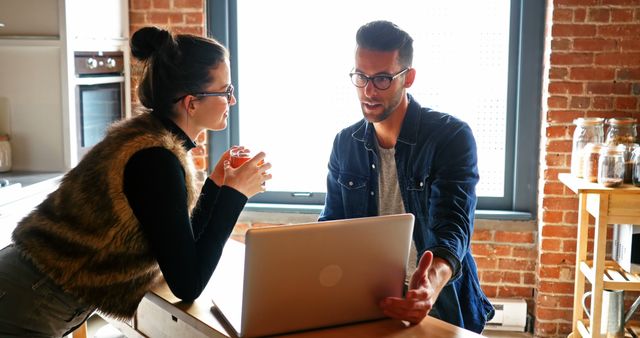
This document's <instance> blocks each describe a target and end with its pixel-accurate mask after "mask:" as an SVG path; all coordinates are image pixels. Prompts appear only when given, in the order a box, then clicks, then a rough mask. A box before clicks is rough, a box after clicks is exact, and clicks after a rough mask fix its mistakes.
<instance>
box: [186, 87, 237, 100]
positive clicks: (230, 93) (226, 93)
mask: <svg viewBox="0 0 640 338" xmlns="http://www.w3.org/2000/svg"><path fill="white" fill-rule="evenodd" d="M233 92H234V87H233V85H232V84H230V85H229V87H228V88H227V90H225V91H223V92H200V93H194V94H185V95H182V96H180V97H179V98H177V99H174V100H173V103H176V102H178V101H180V100H182V99H184V98H185V97H187V96H188V95H192V96H195V97H207V96H226V97H227V102H228V103H229V102H231V97H232V96H233Z"/></svg>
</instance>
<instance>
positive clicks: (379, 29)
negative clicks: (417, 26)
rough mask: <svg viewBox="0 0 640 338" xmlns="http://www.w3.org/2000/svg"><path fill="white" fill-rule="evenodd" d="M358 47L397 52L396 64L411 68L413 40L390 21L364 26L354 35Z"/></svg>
mask: <svg viewBox="0 0 640 338" xmlns="http://www.w3.org/2000/svg"><path fill="white" fill-rule="evenodd" d="M356 42H357V44H358V47H362V48H365V49H370V50H375V51H381V52H392V51H395V50H398V51H399V57H398V59H399V60H398V62H399V63H400V64H401V65H403V66H405V67H411V64H412V62H413V39H412V38H411V36H409V33H407V32H405V31H403V30H402V29H400V27H398V26H397V25H396V24H394V23H393V22H390V21H385V20H378V21H372V22H369V23H367V24H364V25H363V26H362V27H360V28H359V29H358V33H357V34H356Z"/></svg>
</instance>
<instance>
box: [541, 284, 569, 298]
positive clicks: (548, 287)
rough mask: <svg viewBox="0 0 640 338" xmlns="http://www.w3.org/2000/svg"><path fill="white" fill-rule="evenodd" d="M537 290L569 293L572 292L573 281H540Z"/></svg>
mask: <svg viewBox="0 0 640 338" xmlns="http://www.w3.org/2000/svg"><path fill="white" fill-rule="evenodd" d="M538 291H539V292H545V293H552V294H565V295H569V294H573V283H570V282H564V283H563V282H547V281H540V283H539V285H538Z"/></svg>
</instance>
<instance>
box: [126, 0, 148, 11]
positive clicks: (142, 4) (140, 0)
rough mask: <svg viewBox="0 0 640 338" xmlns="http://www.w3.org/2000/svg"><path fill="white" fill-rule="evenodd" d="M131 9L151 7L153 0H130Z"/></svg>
mask: <svg viewBox="0 0 640 338" xmlns="http://www.w3.org/2000/svg"><path fill="white" fill-rule="evenodd" d="M129 6H130V7H129V9H130V11H135V10H136V9H149V8H151V0H129Z"/></svg>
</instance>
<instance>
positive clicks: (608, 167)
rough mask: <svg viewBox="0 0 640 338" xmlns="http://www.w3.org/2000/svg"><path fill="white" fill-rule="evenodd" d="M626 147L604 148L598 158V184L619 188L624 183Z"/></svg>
mask: <svg viewBox="0 0 640 338" xmlns="http://www.w3.org/2000/svg"><path fill="white" fill-rule="evenodd" d="M624 150H625V147H624V146H612V145H608V146H604V147H602V149H601V150H600V158H598V183H600V184H602V185H604V186H605V187H609V188H612V187H617V186H619V185H621V184H622V182H623V181H624Z"/></svg>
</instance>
